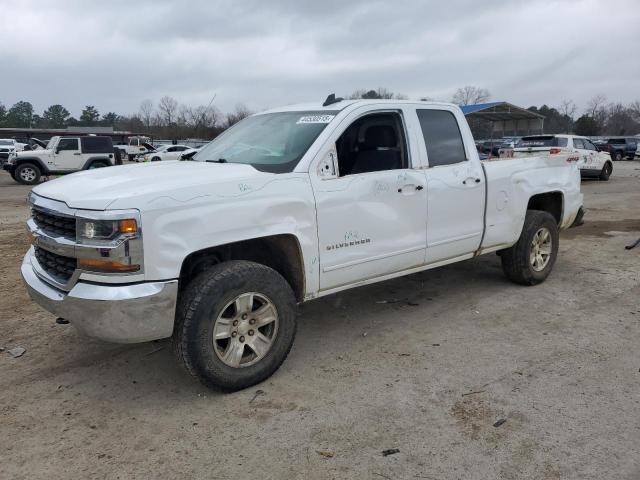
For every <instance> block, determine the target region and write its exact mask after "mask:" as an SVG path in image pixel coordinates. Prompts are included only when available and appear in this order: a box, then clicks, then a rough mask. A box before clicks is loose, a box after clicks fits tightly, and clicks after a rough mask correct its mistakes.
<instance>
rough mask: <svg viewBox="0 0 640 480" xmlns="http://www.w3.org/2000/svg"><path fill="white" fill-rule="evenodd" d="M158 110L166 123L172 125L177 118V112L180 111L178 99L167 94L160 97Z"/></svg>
mask: <svg viewBox="0 0 640 480" xmlns="http://www.w3.org/2000/svg"><path fill="white" fill-rule="evenodd" d="M158 110H160V117H161V118H162V121H163V122H164V124H165V125H171V124H172V123H174V122H175V120H176V118H175V117H176V113H177V111H178V101H177V100H176V99H175V98H173V97H170V96H168V95H165V96H164V97H162V98H161V99H160V103H158Z"/></svg>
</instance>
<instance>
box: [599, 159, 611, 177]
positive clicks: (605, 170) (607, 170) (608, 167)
mask: <svg viewBox="0 0 640 480" xmlns="http://www.w3.org/2000/svg"><path fill="white" fill-rule="evenodd" d="M612 172H613V165H611V164H610V163H609V162H606V163H605V164H604V167H602V171H601V172H600V180H605V181H606V180H609V177H610V176H611V173H612Z"/></svg>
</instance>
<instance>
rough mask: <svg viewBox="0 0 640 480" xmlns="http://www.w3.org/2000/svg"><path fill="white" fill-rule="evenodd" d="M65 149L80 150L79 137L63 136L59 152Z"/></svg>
mask: <svg viewBox="0 0 640 480" xmlns="http://www.w3.org/2000/svg"><path fill="white" fill-rule="evenodd" d="M64 150H74V151H75V150H79V148H78V139H77V138H62V139H60V142H59V143H58V152H62V151H64Z"/></svg>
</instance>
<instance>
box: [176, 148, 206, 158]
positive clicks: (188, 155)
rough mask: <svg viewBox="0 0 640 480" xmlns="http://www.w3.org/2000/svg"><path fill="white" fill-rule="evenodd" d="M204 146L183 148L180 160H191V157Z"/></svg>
mask: <svg viewBox="0 0 640 480" xmlns="http://www.w3.org/2000/svg"><path fill="white" fill-rule="evenodd" d="M201 148H202V147H196V148H187V149H186V150H183V151H182V152H181V153H180V158H179V160H189V159H191V158H192V157H193V156H194V155H195V154H196V153H198V152H199V151H200V149H201Z"/></svg>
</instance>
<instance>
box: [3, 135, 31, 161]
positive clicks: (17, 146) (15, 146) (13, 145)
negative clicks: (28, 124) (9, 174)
mask: <svg viewBox="0 0 640 480" xmlns="http://www.w3.org/2000/svg"><path fill="white" fill-rule="evenodd" d="M25 146H26V144H24V143H20V142H16V140H15V139H13V138H0V164H4V163H6V161H7V160H8V158H9V156H10V155H11V154H12V153H14V152H21V151H22V150H24V147H25Z"/></svg>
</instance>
